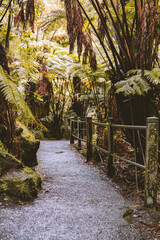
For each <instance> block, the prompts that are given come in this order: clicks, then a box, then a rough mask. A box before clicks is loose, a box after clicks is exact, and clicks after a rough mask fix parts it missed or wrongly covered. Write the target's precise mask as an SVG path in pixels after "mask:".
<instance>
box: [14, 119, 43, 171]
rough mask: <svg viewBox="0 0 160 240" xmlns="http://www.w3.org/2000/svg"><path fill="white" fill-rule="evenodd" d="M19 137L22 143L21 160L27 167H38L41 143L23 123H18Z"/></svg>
mask: <svg viewBox="0 0 160 240" xmlns="http://www.w3.org/2000/svg"><path fill="white" fill-rule="evenodd" d="M16 132H17V136H18V140H19V142H20V148H21V158H22V162H23V164H24V165H25V166H28V167H34V166H36V165H37V156H36V154H37V151H38V148H39V144H40V141H39V140H37V139H35V137H34V135H33V134H32V132H31V131H29V130H28V129H27V127H26V126H24V125H23V124H21V123H17V129H16Z"/></svg>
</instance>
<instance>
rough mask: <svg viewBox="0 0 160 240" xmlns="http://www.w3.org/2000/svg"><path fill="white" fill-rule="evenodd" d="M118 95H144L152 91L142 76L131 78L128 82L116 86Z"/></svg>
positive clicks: (124, 81) (121, 82)
mask: <svg viewBox="0 0 160 240" xmlns="http://www.w3.org/2000/svg"><path fill="white" fill-rule="evenodd" d="M114 86H115V88H116V93H117V94H118V93H122V94H123V95H124V96H128V95H130V94H131V95H144V94H145V93H147V92H148V91H149V90H150V85H149V83H148V82H147V81H145V79H143V78H142V77H141V75H140V74H138V75H134V76H131V77H129V78H128V79H126V80H123V81H120V82H118V83H116V84H115V85H114Z"/></svg>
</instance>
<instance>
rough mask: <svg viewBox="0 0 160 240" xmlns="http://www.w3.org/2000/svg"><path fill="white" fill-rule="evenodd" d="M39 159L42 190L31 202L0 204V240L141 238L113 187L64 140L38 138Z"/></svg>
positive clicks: (120, 239) (122, 239)
mask: <svg viewBox="0 0 160 240" xmlns="http://www.w3.org/2000/svg"><path fill="white" fill-rule="evenodd" d="M38 160H39V171H40V172H41V173H42V176H43V178H44V182H43V185H42V191H41V192H40V193H39V196H38V198H37V199H35V200H34V201H33V202H32V203H27V204H25V205H22V206H19V205H16V206H12V207H4V206H3V207H0V239H1V240H12V239H16V240H39V239H43V240H132V239H134V240H136V239H141V238H140V236H139V235H138V233H137V231H136V230H135V229H133V228H131V227H130V226H129V225H128V223H127V222H126V221H125V220H124V219H123V217H122V215H123V212H124V210H125V201H124V199H123V198H122V196H121V195H120V194H119V193H118V192H117V191H116V189H115V187H114V185H113V184H112V183H111V182H110V180H109V179H108V178H107V177H106V176H105V175H103V174H102V173H100V172H99V170H97V169H96V168H95V167H92V166H88V165H87V164H86V163H85V159H84V158H83V157H82V156H81V155H80V154H78V153H77V151H76V150H75V149H74V148H73V147H72V146H70V145H69V142H68V141H42V142H41V144H40V149H39V151H38Z"/></svg>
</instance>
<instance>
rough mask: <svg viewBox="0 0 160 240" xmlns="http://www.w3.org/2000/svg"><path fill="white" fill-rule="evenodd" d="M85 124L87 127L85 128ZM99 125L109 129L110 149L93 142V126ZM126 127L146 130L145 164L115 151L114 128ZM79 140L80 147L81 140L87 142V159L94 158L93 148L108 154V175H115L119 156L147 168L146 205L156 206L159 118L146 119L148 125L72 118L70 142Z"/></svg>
mask: <svg viewBox="0 0 160 240" xmlns="http://www.w3.org/2000/svg"><path fill="white" fill-rule="evenodd" d="M84 125H86V126H85V128H84ZM93 125H97V126H101V127H105V128H107V129H108V149H104V148H102V147H100V146H98V145H96V144H93V142H92V126H93ZM114 128H125V129H132V130H133V129H134V130H135V129H136V130H140V129H142V130H145V131H146V152H145V165H142V164H139V163H136V162H133V161H131V160H129V159H125V158H123V157H121V156H118V155H116V154H114V153H113V129H114ZM84 130H85V131H86V139H85V138H84ZM75 139H77V140H78V149H81V142H82V141H83V142H86V147H87V156H86V157H87V161H90V160H91V158H92V148H93V147H94V148H96V149H98V150H99V151H102V152H103V153H106V154H108V169H107V170H108V175H109V176H113V175H114V166H113V160H114V158H117V159H119V160H121V161H124V162H127V163H129V164H131V165H134V166H136V167H139V168H142V169H144V170H145V206H146V207H147V208H156V204H157V178H158V143H159V119H158V118H156V117H149V118H147V119H146V126H133V125H119V124H113V123H112V118H110V119H109V122H108V123H100V122H96V121H92V118H91V117H87V118H86V119H80V118H71V119H70V143H71V144H74V140H75Z"/></svg>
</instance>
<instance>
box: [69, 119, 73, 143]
mask: <svg viewBox="0 0 160 240" xmlns="http://www.w3.org/2000/svg"><path fill="white" fill-rule="evenodd" d="M73 120H74V117H71V118H70V144H74V136H73V133H74V121H73Z"/></svg>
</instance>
